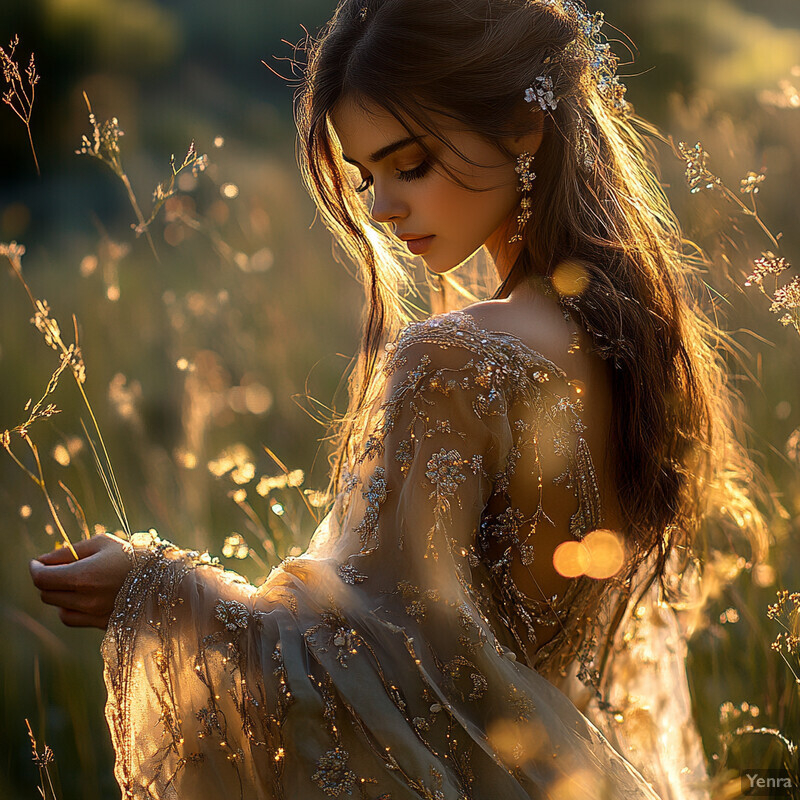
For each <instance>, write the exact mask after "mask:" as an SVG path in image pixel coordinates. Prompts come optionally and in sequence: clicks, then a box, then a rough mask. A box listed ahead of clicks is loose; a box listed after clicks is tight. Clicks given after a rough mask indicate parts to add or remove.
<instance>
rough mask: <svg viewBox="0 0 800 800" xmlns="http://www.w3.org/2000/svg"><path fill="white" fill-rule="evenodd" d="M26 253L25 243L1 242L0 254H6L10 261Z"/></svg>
mask: <svg viewBox="0 0 800 800" xmlns="http://www.w3.org/2000/svg"><path fill="white" fill-rule="evenodd" d="M24 255H25V245H24V244H17V243H16V242H9V243H8V244H6V243H5V242H0V256H5V257H6V258H7V259H8V260H9V261H15V260H17V261H18V260H19V259H21V258H22V256H24Z"/></svg>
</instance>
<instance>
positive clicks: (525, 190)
mask: <svg viewBox="0 0 800 800" xmlns="http://www.w3.org/2000/svg"><path fill="white" fill-rule="evenodd" d="M532 164H533V155H532V154H531V153H528V152H527V151H526V152H524V153H520V154H519V155H518V156H517V166H516V167H514V171H515V172H516V173H517V174H518V175H519V182H520V184H521V186H517V191H518V192H522V200H520V206H521V207H522V212H521V213H520V214H518V215H517V232H516V233H515V234H514V235H513V236H512V237H511V238H510V239H509V240H508V243H509V244H511V243H512V242H521V241H522V229H523V227H525V223H526V222H527V221H528V220H529V219H530V216H531V213H532V212H531V198H530V195H529V192H530V191H531V189H532V188H533V182H534V180H536V173H535V172H534V171H533V170H532V169H531V165H532Z"/></svg>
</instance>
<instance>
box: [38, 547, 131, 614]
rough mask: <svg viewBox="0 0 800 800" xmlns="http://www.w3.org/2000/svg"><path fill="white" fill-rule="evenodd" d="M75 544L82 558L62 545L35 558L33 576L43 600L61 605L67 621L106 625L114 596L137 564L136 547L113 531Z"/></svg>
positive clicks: (60, 609)
mask: <svg viewBox="0 0 800 800" xmlns="http://www.w3.org/2000/svg"><path fill="white" fill-rule="evenodd" d="M74 547H75V552H76V553H77V554H78V558H79V560H78V561H76V560H75V558H74V556H73V555H72V553H71V552H70V550H69V548H68V547H61V548H59V549H58V550H53V551H52V552H50V553H46V554H45V555H43V556H39V557H38V558H35V559H33V560H32V561H31V562H30V565H29V566H30V571H31V577H32V578H33V582H34V584H35V585H36V588H37V589H39V592H40V593H41V596H42V602H43V603H47V604H48V605H51V606H58V607H59V609H58V615H59V617H60V618H61V621H62V622H63V623H64V624H65V625H69V626H70V627H93V628H102V629H105V628H106V627H107V625H108V620H109V617H110V616H111V612H112V610H113V609H114V600H115V599H116V597H117V594H118V593H119V590H120V588H121V586H122V583H123V581H124V580H125V577H126V576H127V574H128V573H129V572H130V570H131V567H132V566H133V560H132V556H131V554H132V552H133V550H132V548H131V545H129V544H128V543H127V542H126V541H124V540H123V539H120V538H119V537H117V536H114V535H113V534H111V533H101V534H98V535H96V536H92V538H91V539H83V540H82V541H80V542H77V543H76V544H75V545H74Z"/></svg>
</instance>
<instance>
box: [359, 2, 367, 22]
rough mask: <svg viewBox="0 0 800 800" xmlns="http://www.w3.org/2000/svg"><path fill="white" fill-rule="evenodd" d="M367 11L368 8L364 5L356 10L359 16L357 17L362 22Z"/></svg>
mask: <svg viewBox="0 0 800 800" xmlns="http://www.w3.org/2000/svg"><path fill="white" fill-rule="evenodd" d="M368 11H369V9H368V8H367V7H366V6H364V7H363V8H362V9H361V10H360V11H359V12H358V18H359V19H360V20H361V21H362V22H363V21H364V20H365V19H366V18H367V12H368Z"/></svg>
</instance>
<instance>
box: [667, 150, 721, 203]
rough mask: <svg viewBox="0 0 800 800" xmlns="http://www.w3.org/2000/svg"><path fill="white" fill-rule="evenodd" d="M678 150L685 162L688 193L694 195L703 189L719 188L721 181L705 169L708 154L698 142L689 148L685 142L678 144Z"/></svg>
mask: <svg viewBox="0 0 800 800" xmlns="http://www.w3.org/2000/svg"><path fill="white" fill-rule="evenodd" d="M678 148H679V149H680V151H681V155H682V156H683V160H684V161H685V162H686V180H687V182H688V184H689V191H690V192H691V193H692V194H696V193H697V192H699V191H702V190H703V189H713V188H714V187H715V186H720V185H721V184H722V181H721V180H720V179H719V178H718V177H717V176H716V175H713V174H712V173H711V172H709V171H708V168H707V167H706V161H707V160H708V153H706V151H705V150H704V149H703V147H702V145H701V144H700V142H697V144H695V146H694V147H689V146H688V145H687V144H686V143H685V142H680V143H679V144H678Z"/></svg>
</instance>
